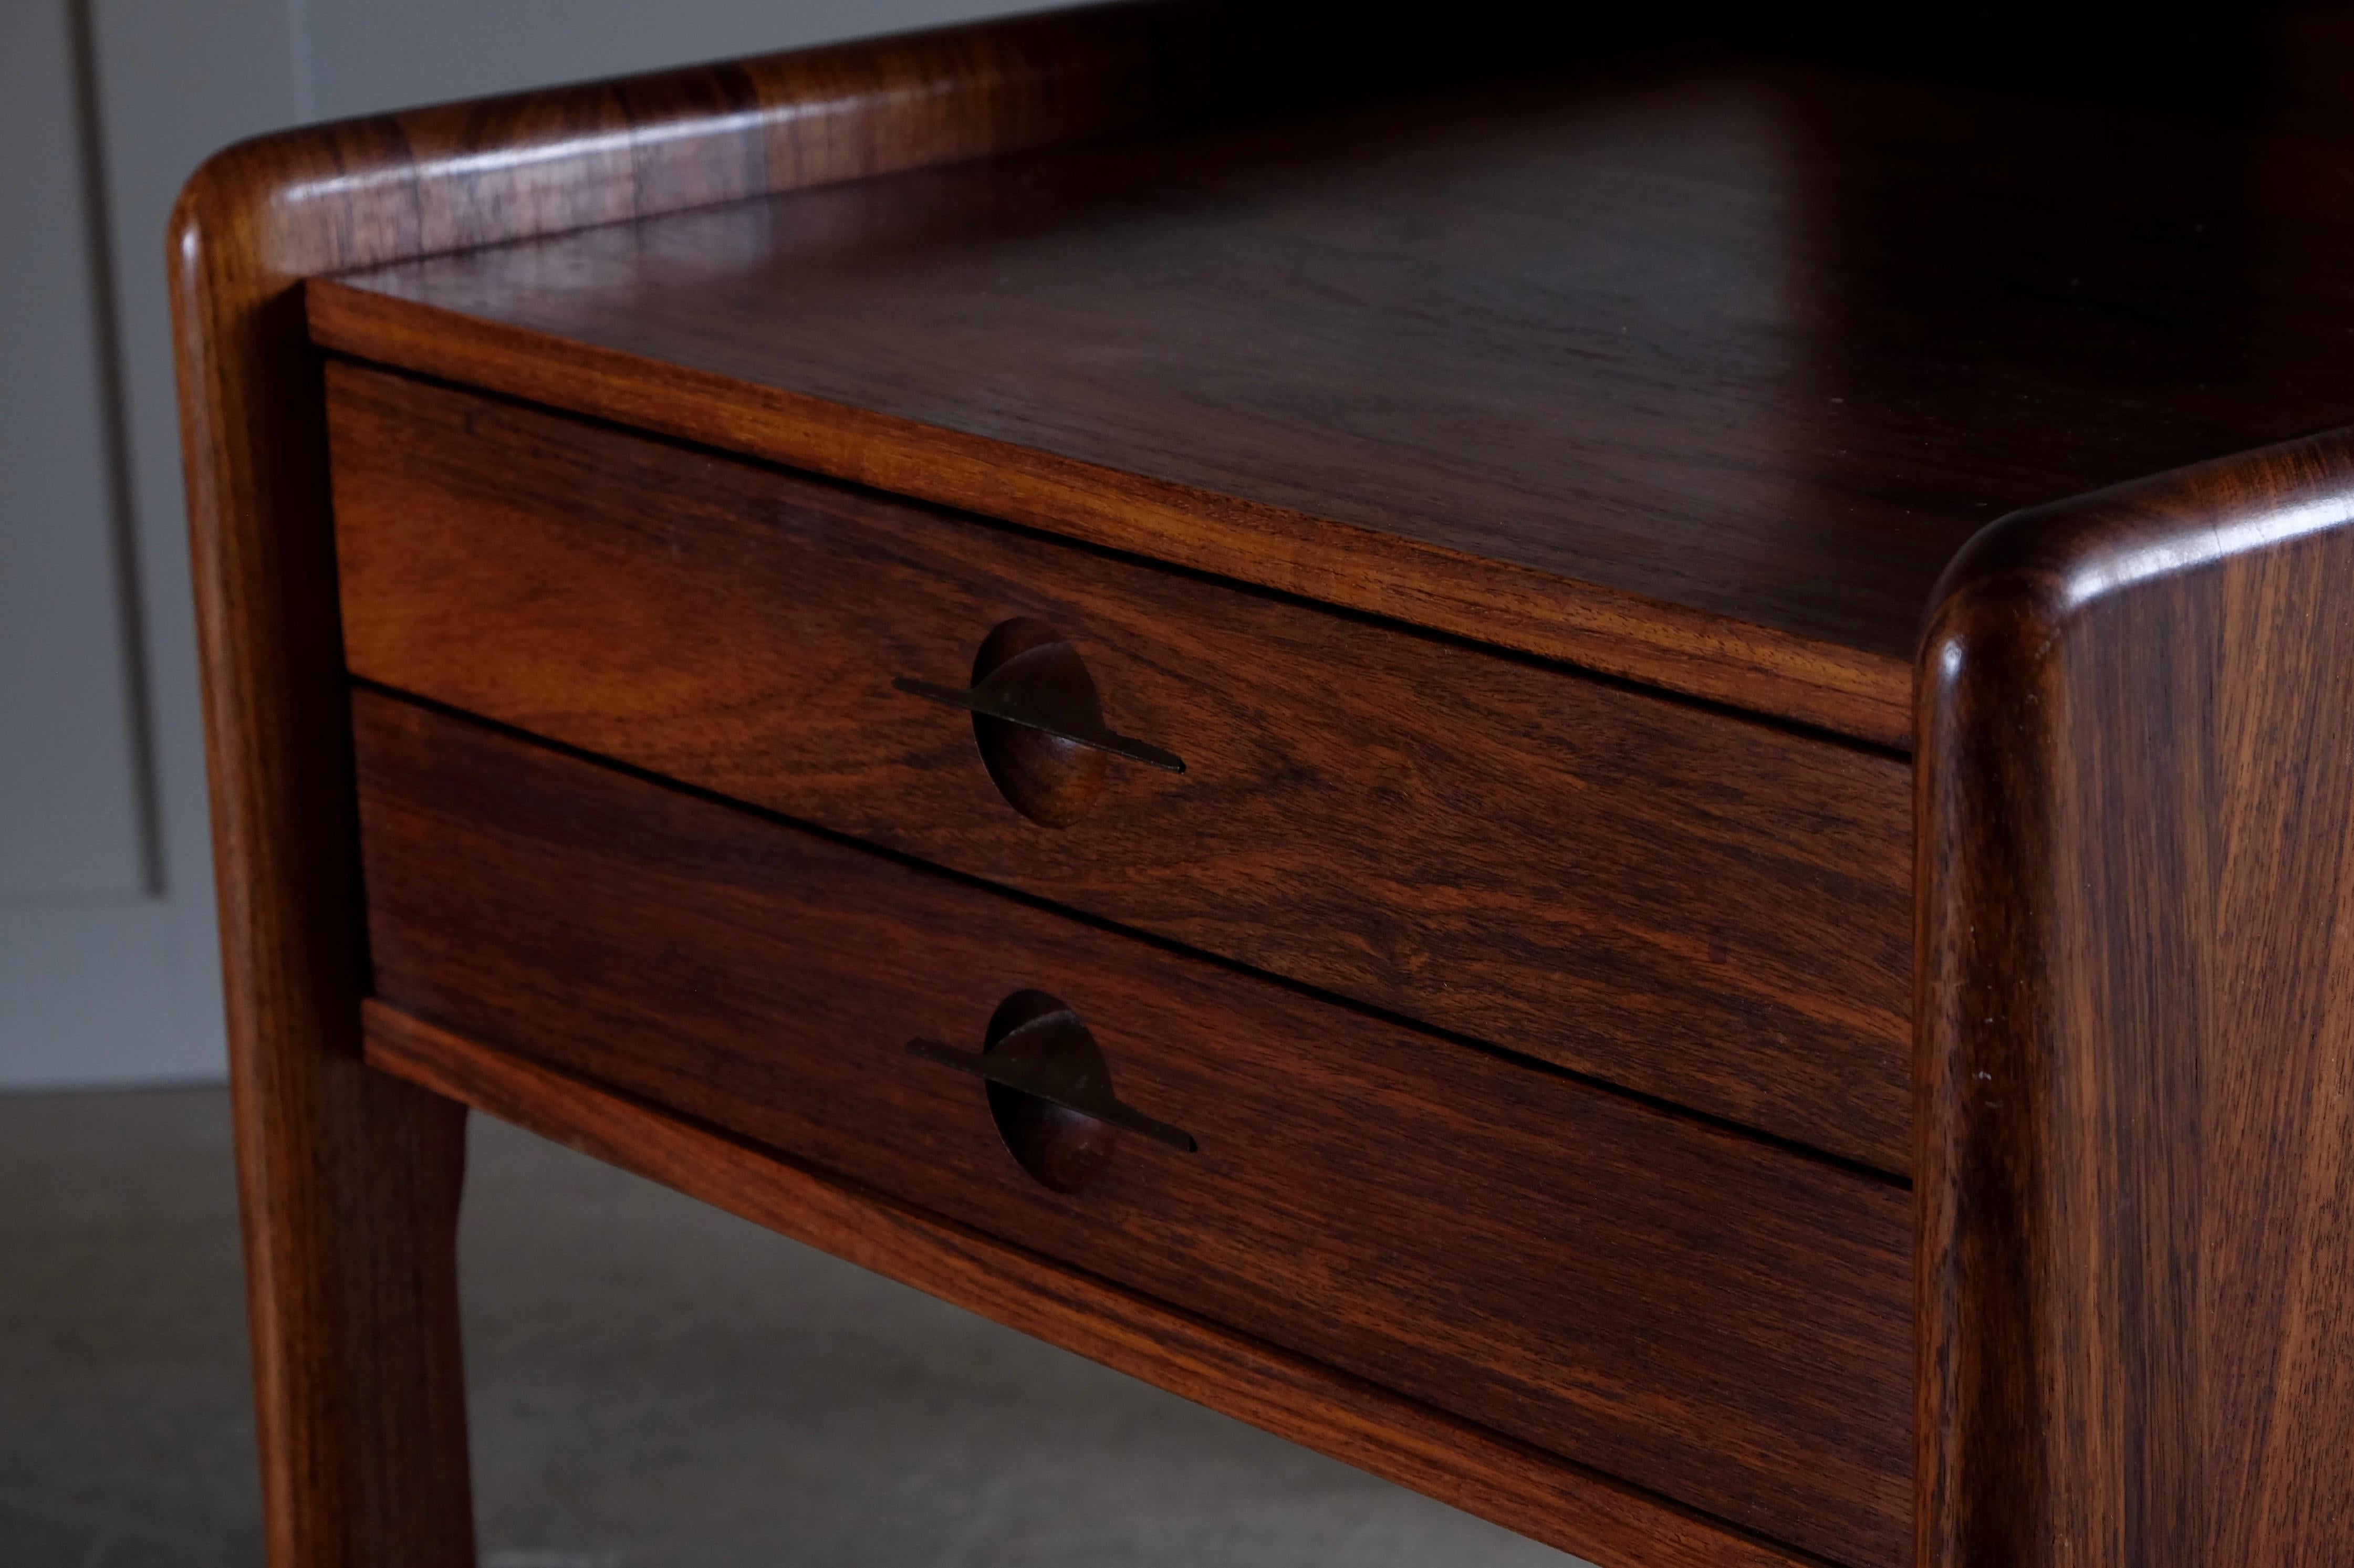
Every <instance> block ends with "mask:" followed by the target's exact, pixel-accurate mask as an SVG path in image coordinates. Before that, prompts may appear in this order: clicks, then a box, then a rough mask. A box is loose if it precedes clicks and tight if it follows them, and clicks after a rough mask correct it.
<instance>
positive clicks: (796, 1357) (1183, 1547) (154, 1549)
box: [0, 1090, 1577, 1568]
mask: <svg viewBox="0 0 2354 1568" xmlns="http://www.w3.org/2000/svg"><path fill="white" fill-rule="evenodd" d="M470 1158H471V1165H470V1168H469V1178H468V1188H467V1199H466V1211H465V1222H464V1231H463V1239H462V1243H461V1246H462V1258H461V1266H462V1273H463V1278H464V1281H465V1286H464V1288H465V1319H466V1334H467V1360H468V1383H469V1387H470V1389H471V1391H472V1422H473V1428H472V1430H473V1444H474V1472H475V1478H476V1481H475V1485H476V1508H477V1511H478V1514H479V1517H480V1519H481V1521H482V1524H481V1534H482V1552H483V1563H484V1568H753V1565H756V1564H757V1565H758V1568H869V1565H872V1568H1065V1565H1071V1568H1078V1565H1081V1564H1084V1565H1086V1568H1181V1565H1182V1568H1339V1565H1341V1564H1347V1565H1348V1568H1392V1565H1395V1568H1431V1565H1434V1564H1446V1565H1448V1568H1577V1565H1576V1563H1575V1559H1573V1558H1569V1557H1564V1556H1563V1555H1561V1554H1560V1553H1558V1552H1551V1551H1547V1550H1546V1549H1544V1548H1543V1547H1539V1546H1536V1545H1533V1544H1532V1543H1530V1542H1524V1541H1522V1540H1519V1539H1517V1538H1516V1537H1513V1536H1511V1535H1508V1534H1506V1533H1505V1532H1504V1531H1499V1530H1496V1529H1494V1528H1493V1527H1491V1526H1489V1525H1486V1524H1483V1523H1481V1522H1479V1520H1474V1519H1472V1518H1470V1517H1469V1516H1468V1515H1465V1514H1461V1513H1458V1512H1456V1511H1454V1510H1450V1509H1447V1508H1445V1507H1442V1506H1441V1505H1439V1504H1437V1503H1434V1502H1431V1501H1428V1500H1427V1499H1423V1498H1419V1497H1416V1496H1415V1495H1414V1494H1412V1493H1409V1492H1406V1491H1404V1490H1401V1489H1398V1488H1395V1487H1392V1486H1389V1485H1387V1484H1385V1483H1384V1482H1381V1481H1377V1480H1374V1479H1373V1478H1369V1477H1366V1476H1363V1475H1361V1474H1359V1473H1357V1472H1356V1471H1354V1470H1351V1469H1349V1468H1347V1467H1344V1466H1341V1465H1340V1464H1337V1463H1335V1462H1333V1461H1331V1460H1328V1459H1324V1458H1321V1457H1318V1456H1316V1455H1313V1454H1310V1453H1309V1452H1307V1451H1306V1450H1304V1449H1301V1448H1297V1447H1294V1446H1291V1445H1289V1444H1287V1443H1284V1442H1282V1441H1280V1440H1278V1439H1276V1438H1273V1437H1269V1436H1267V1435H1266V1434H1264V1433H1261V1432H1257V1431H1255V1430H1253V1429H1251V1428H1249V1427H1246V1426H1244V1425H1240V1424H1239V1423H1236V1422H1233V1421H1229V1420H1227V1419H1225V1417H1223V1416H1219V1415H1215V1414H1211V1413H1210V1412H1208V1411H1206V1410H1203V1409H1201V1408H1200V1407H1198V1406H1195V1405H1192V1404H1186V1403H1185V1402H1184V1401H1182V1400H1180V1399H1178V1398H1176V1397H1175V1396H1173V1395H1171V1394H1166V1393H1161V1392H1159V1391H1158V1390H1155V1389H1152V1388H1150V1387H1147V1386H1146V1385H1144V1384H1142V1383H1137V1382H1135V1381H1134V1380H1132V1379H1129V1378H1128V1377H1125V1376H1122V1375H1121V1374H1119V1373H1117V1372H1108V1371H1106V1370H1105V1369H1103V1368H1101V1367H1098V1366H1096V1365H1093V1364H1092V1363H1090V1362H1087V1361H1081V1360H1079V1359H1078V1358H1077V1357H1076V1356H1072V1355H1068V1354H1066V1353H1065V1352H1063V1351H1056V1350H1054V1349H1052V1348H1050V1347H1048V1346H1045V1345H1042V1344H1039V1343H1037V1342H1035V1341H1034V1340H1027V1339H1024V1338H1023V1337H1022V1336H1020V1335H1018V1334H1015V1333H1013V1332H1012V1331H1011V1330H1005V1329H1001V1328H999V1327H997V1326H996V1325H994V1324H991V1323H989V1322H986V1321H983V1320H982V1319H979V1318H976V1317H973V1316H972V1315H970V1313H967V1312H964V1311H961V1310H960V1309H958V1308H953V1307H949V1306H946V1305H943V1304H942V1303H940V1302H938V1301H934V1300H932V1299H930V1298H928V1297H925V1296H921V1295H919V1294H917V1292H915V1291H913V1290H909V1289H907V1288H906V1287H902V1286H898V1285H894V1284H892V1283H890V1282H889V1281H887V1280H884V1279H880V1278H877V1277H875V1276H872V1275H869V1274H865V1273H863V1272H861V1271H860V1270H858V1269H855V1268H853V1267H851V1266H849V1265H847V1264H843V1263H839V1262H837V1261H835V1260H834V1259H832V1258H830V1257H827V1256H824V1255H822V1254H819V1253H815V1252H812V1251H810V1250H809V1249H808V1248H805V1247H801V1246H798V1245H794V1244H793V1243H790V1242H788V1241H785V1240H783V1239H782V1238H780V1237H778V1236H774V1235H771V1234H768V1233H767V1232H765V1231H761V1230H759V1229H757V1228H756V1227H754V1226H751V1225H748V1224H745V1223H743V1222H741V1221H738V1220H735V1219H732V1218H730V1217H728V1216H727V1215H725V1214H722V1213H718V1212H716V1210H712V1209H708V1208H705V1207H703V1206H702V1205H700V1204H696V1203H693V1202H689V1201H687V1200H686V1199H684V1198H681V1197H679V1196H678V1195H676V1194H675V1193H673V1192H667V1191H664V1190H663V1189H661V1188H658V1187H655V1186H652V1185H651V1184H649V1183H647V1182H644V1181H639V1180H637V1179H636V1178H634V1177H631V1176H628V1175H624V1174H623V1173H621V1172H620V1171H614V1170H611V1169H610V1168H608V1167H605V1166H601V1165H599V1164H597V1163H595V1162H594V1161H591V1160H587V1159H585V1158H583V1157H581V1156H579V1155H576V1154H573V1153H571V1152H569V1151H568V1150H563V1149H560V1148H558V1147H557V1146H555V1145H553V1144H549V1143H546V1142H543V1141H541V1140H539V1139H535V1138H532V1137H530V1136H529V1135H527V1134H525V1133H520V1132H516V1131H514V1129H512V1128H506V1127H504V1126H501V1125H499V1124H498V1123H495V1122H493V1121H490V1120H489V1119H487V1118H481V1117H477V1118H473V1133H472V1146H471V1155H470ZM241 1290H242V1285H241V1281H240V1278H239V1266H238V1257H237V1216H236V1194H235V1192H234V1188H233V1181H232V1177H231V1173H230V1167H229V1145H228V1102H227V1098H226V1097H225V1096H224V1095H223V1094H221V1093H220V1092H219V1091H217V1090H188V1091H180V1092H171V1093H147V1094H103V1095H99V1094H92V1095H69V1096H65V1095H61V1096H26V1097H0V1568H166V1565H169V1568H228V1565H231V1564H235V1565H237V1568H255V1565H257V1564H259V1563H260V1537H259V1531H258V1527H257V1525H256V1520H255V1511H256V1506H257V1503H256V1497H255V1491H254V1481H253V1425H252V1418H251V1414H250V1413H249V1409H248V1406H247V1403H246V1401H247V1390H246V1382H245V1380H246V1349H245V1327H244V1319H243V1316H242V1312H243V1302H242V1298H241Z"/></svg>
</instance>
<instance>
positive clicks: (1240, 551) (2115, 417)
mask: <svg viewBox="0 0 2354 1568" xmlns="http://www.w3.org/2000/svg"><path fill="white" fill-rule="evenodd" d="M2350 180H2354V153H2349V152H2347V151H2345V150H2334V149H2325V148H2320V147H2317V146H2311V145H2306V144H2300V143H2288V142H2280V143H2261V142H2255V141H2251V140H2248V139H2245V138H2243V137H2238V136H2235V135H2233V134H2231V133H2228V132H2225V131H2223V130H2221V129H2219V128H2218V127H2217V126H2216V125H2214V124H2212V123H2210V122H2202V121H2199V120H2192V119H2186V118H2182V117H2179V116H2174V115H2167V114H2161V113H2155V112H2152V111H2147V110H2139V109H2132V108H2126V107H2119V106H2115V105H2100V106H2085V105H2073V104H2069V103H2066V102H2062V101H2037V100H2034V99H2028V98H2022V97H2020V96H2019V95H2016V94H2009V93H1993V92H1975V91H1972V90H1967V89H1964V88H1960V87H1937V86H1928V85H1924V84H1921V83H1918V82H1900V81H1894V80H1887V79H1877V78H1874V77H1872V76H1868V75H1838V74H1832V73H1829V72H1824V71H1818V70H1812V69H1805V68H1800V67H1793V66H1788V65H1781V64H1773V63H1759V62H1757V61H1755V60H1750V59H1745V58H1738V57H1735V58H1713V57H1711V56H1709V55H1707V54H1705V53H1702V54H1697V55H1695V54H1694V53H1691V52H1690V51H1686V52H1681V53H1672V54H1667V55H1660V54H1641V55H1637V56H1631V57H1628V58H1626V59H1625V60H1622V61H1621V62H1619V63H1617V64H1616V65H1613V66H1610V67H1607V68H1603V67H1596V66H1593V65H1590V64H1589V65H1581V66H1577V67H1575V68H1572V69H1566V70H1561V71H1555V72H1553V73H1552V74H1550V75H1546V76H1543V77H1539V78H1535V79H1525V80H1522V81H1520V82H1518V83H1515V84H1512V85H1509V86H1501V87H1500V86H1497V85H1494V84H1487V85H1483V86H1481V87H1479V88H1477V89H1469V90H1461V91H1458V92H1449V93H1441V94H1437V95H1435V96H1430V97H1426V98H1424V99H1421V100H1417V101H1404V100H1386V101H1383V102H1381V103H1380V104H1379V105H1378V106H1375V107H1370V108H1363V109H1347V108H1341V109H1332V110H1328V111H1322V112H1320V114H1319V115H1316V116H1313V117H1310V118H1307V119H1300V118H1296V117H1294V118H1286V119H1283V120H1280V121H1276V122H1267V123H1263V124H1256V125H1252V126H1249V127H1246V128H1242V129H1225V130H1217V131H1211V132H1198V133H1191V134H1187V135H1183V136H1177V137H1171V138H1165V139H1161V140H1157V141H1152V142H1149V143H1126V144H1122V145H1119V146H1117V147H1098V148H1089V149H1084V150H1073V151H1057V152H1054V153H1049V154H1038V155H1035V156H1029V157H1021V158H1011V159H1001V160H995V161H992V162H990V163H987V164H971V165H966V166H962V167H959V168H953V169H938V170H932V171H928V172H924V173H920V174H916V175H908V176H905V177H899V178H894V179H890V180H879V181H870V182H865V183H863V184H859V185H841V186H835V187H832V188H829V189H826V190H822V191H809V192H803V193H799V194H796V195H793V196H787V197H782V198H779V199H774V200H766V201H758V202H752V203H748V204H742V205H738V206H735V207H727V208H724V209H715V210H711V211H705V212H698V213H693V214H686V215H682V216H679V217H672V218H666V219H663V220H661V221H659V222H655V223H652V224H648V225H646V226H643V227H642V228H607V229H596V230H588V231H584V232H581V233H578V234H575V235H569V236H567V237H564V238H557V239H551V240H547V241H545V242H539V243H533V244H525V245H519V246H514V247H510V248H505V249H493V250H482V251H474V252H470V253H468V254H465V255H462V256H451V257H445V258H440V259H437V260H432V261H429V262H425V263H422V264H419V265H415V266H400V267H395V268H392V269H388V270H379V271H376V272H372V273H370V274H368V275H366V276H365V277H347V278H345V279H342V280H339V281H333V282H328V283H323V284H321V285H319V286H318V287H317V288H315V289H314V290H313V293H312V298H311V313H312V323H313V331H314V333H315V334H317V335H318V337H319V338H320V340H321V341H323V342H324V343H326V344H331V345H333V346H335V347H338V348H342V349H345V350H348V351H351V352H353V353H355V354H358V355H364V356H367V357H371V358H376V359H379V360H383V361H387V362H389V363H395V364H399V365H404V366H410V367H413V368H416V369H419V370H423V371H427V372H429V373H431V374H434V375H437V376H445V377H449V378H451V379H455V380H461V381H466V382H470V383H473V384H476V385H481V386H485V387H493V388H494V389H497V390H501V391H505V392H510V393H514V394H515V395H518V396H522V397H529V398H532V399H535V400H538V401H543V402H548V403H553V404H558V405H562V406H565V407H568V408H576V409H579V410H581V411H584V412H588V413H593V414H598V415H601V416H604V417H608V418H614V419H617V420H620V421H622V422H625V423H630V424H634V425H640V426H643V427H646V428H650V429H660V430H663V431H666V432H669V433H672V434H675V435H681V436H685V437H689V438H692V439H695V440H704V441H708V442H711V443H713V444H716V445H719V446H724V447H730V448H733V449H736V450H743V451H748V452H751V453H754V454H757V455H759V456H763V457H768V458H771V459H775V460H778V461H785V462H789V463H792V464H794V465H797V466H801V467H804V468H808V469H811V470H813V471H820V472H825V473H830V474H834V475H837V476H840V477H843V478H848V479H853V480H857V481H860V482H865V483H870V484H874V485H876V486H878V487H880V488H884V489H887V490H892V491H896V492H899V493H906V494H911V495H917V496H922V497H925V498H928V499H931V500H936V501H940V502H946V503H950V504H954V505H957V506H960V507H964V508H968V509H970V510H973V511H977V512H981V513H985V514H991V515H995V516H1002V517H1008V518H1012V519H1014V520H1016V521H1019V522H1023V523H1025V524H1034V525H1036V526H1039V527H1043V528H1046V529H1050V530H1055V531H1058V532H1063V533H1067V534H1071V535H1076V536H1079V537H1082V538H1087V539H1090V540H1094V541H1097V542H1099V543H1103V544H1108V545H1111V546H1117V547H1119V548H1122V549H1128V550H1133V551H1136V552H1137V553H1140V554H1142V555H1146V556H1152V557H1154V558H1158V559H1163V560H1169V561H1173V562H1177V563H1180V564H1182V565H1186V566H1191V567H1200V568H1203V569H1205V570H1210V571H1214V572H1218V573H1222V574H1225V575H1228V576H1232V577H1238V578H1241V579H1244V580H1247V581H1253V582H1258V583H1264V584H1267V585H1268V586H1271V587H1275V588H1282V589H1285V590H1288V591H1291V592H1296V593H1299V594H1302V595H1304V596H1307V597H1310V598H1313V599H1323V600H1326V601H1329V602H1332V603H1337V604H1341V605H1346V606H1350V607H1352V608H1356V609H1366V610H1372V611H1374V612H1377V613H1380V614H1384V615H1390V616H1395V617H1397V618H1399V619H1402V620H1409V621H1414V622H1416V623H1418V624H1423V625H1426V626H1431V627H1435V628H1437V629H1440V630H1447V631H1450V632H1454V633H1458V634H1460V635H1463V636H1466V637H1471V638H1476V639H1480V640H1483V641H1493V642H1498V643H1501V644H1504V645H1506V646H1510V647H1513V648H1518V649H1523V650H1527V651H1531V652H1538V653H1542V654H1545V655H1548V656H1552V657H1557V658H1563V659H1566V660H1570V661H1573V662H1581V663H1585V664H1587V665H1590V666H1592V667H1594V668H1597V669H1601V670H1605V671H1608V672H1611V673H1618V674H1624V675H1628V676H1632V677H1634V678H1636V679H1639V680H1643V681H1647V682H1653V683H1659V684H1662V685H1666V686H1669V687H1670V688H1673V689H1676V690H1680V691H1685V692H1692V693H1698V694H1702V695H1705V696H1708V697H1712V698H1715V699H1718V700H1722V701H1724V702H1727V703H1731V704H1734V705H1742V706H1747V707H1751V708H1754V709H1756V710H1758V711H1763V712H1766V713H1772V714H1777V715H1784V716H1787V717H1791V718H1796V719H1800V720H1804V721H1807V722H1809V723H1814V724H1819V725H1823V726H1829V727H1831V728H1834V729H1839V730H1842V731H1844V732H1846V733H1849V734H1851V735H1857V736H1864V737H1866V738H1870V739H1873V740H1877V741H1882V742H1885V743H1889V744H1893V745H1907V744H1909V741H1908V740H1907V736H1908V734H1909V730H1910V723H1911V715H1910V692H1911V668H1912V666H1911V658H1912V654H1913V652H1914V644H1915V640H1916V637H1917V635H1918V629H1919V626H1920V623H1921V619H1922V617H1923V615H1924V613H1925V609H1926V608H1927V606H1928V603H1929V595H1930V589H1931V588H1932V587H1933V586H1934V584H1935V580H1936V578H1937V575H1938V573H1939V572H1940V571H1941V570H1942V569H1943V567H1945V565H1946V562H1947V561H1948V560H1949V559H1950V558H1951V557H1952V556H1953V555H1954V553H1955V552H1956V550H1957V549H1958V548H1959V547H1960V546H1961V545H1962V543H1963V542H1964V541H1965V540H1967V538H1968V537H1969V536H1970V535H1971V534H1972V533H1973V532H1975V531H1976V530H1977V529H1978V528H1979V527H1980V526H1982V525H1984V524H1987V523H1988V522H1990V521H1992V520H1993V519H1994V518H1995V517H1996V516H1998V515H1999V514H2002V513H2005V512H2007V511H2009V510H2011V509H2013V508H2016V507H2020V506H2024V505H2029V504H2032V503H2039V502H2042V501H2047V500H2051V499H2054V498H2056V497H2060V496H2064V495H2069V494H2073V493H2079V492H2082V491H2085V490H2089V489H2092V488H2094V487H2095V486H2098V485H2101V484H2105V483H2111V482H2118V481H2122V480H2126V479H2130V478H2134V477H2137V476H2138V475H2140V474H2144V473H2147V472H2150V471H2156V470H2159V469H2165V468H2170V467H2173V466H2176V465H2179V464H2180V463H2184V462H2188V461H2195V460H2198V459H2202V458H2208V457H2213V456H2217V455H2220V454H2222V453H2225V452H2230V451H2234V450H2241V449H2243V448H2245V447H2249V446H2253V445H2258V444H2261V443H2264V442H2266V441H2271V440H2282V439H2285V438H2286V437H2289V436H2293V435H2297V434H2301V433H2303V432H2304V431H2306V430H2308V429H2314V428H2317V427H2318V426H2322V425H2326V424H2328V423H2331V422H2334V421H2335V420H2337V419H2338V418H2343V417H2344V413H2345V410H2346V408H2348V407H2349V405H2354V360H2349V358H2348V356H2347V355H2344V354H2343V353H2342V352H2340V339H2341V337H2342V330H2341V327H2340V324H2339V323H2341V322H2342V321H2343V320H2344V319H2345V317H2346V316H2347V314H2348V313H2349V311H2354V282H2349V281H2348V280H2349V279H2354V266H2349V261H2354V226H2349V220H2348V219H2347V217H2346V216H2345V207H2344V204H2343V203H2342V201H2341V200H2340V199H2339V193H2340V192H2341V191H2342V190H2343V189H2344V187H2345V186H2346V185H2347V184H2348V183H2349V181H2350ZM1925 192H1931V193H1935V200H1934V201H1927V200H1924V199H1922V197H1923V193H1925Z"/></svg>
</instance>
